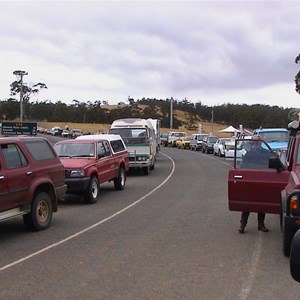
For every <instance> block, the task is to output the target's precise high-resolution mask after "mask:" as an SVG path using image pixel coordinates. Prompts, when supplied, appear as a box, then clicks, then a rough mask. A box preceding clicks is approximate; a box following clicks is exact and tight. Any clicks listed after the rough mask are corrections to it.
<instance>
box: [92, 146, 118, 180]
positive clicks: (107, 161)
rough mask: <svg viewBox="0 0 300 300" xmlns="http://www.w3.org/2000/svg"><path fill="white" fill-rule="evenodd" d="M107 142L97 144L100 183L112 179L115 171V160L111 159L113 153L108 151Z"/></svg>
mask: <svg viewBox="0 0 300 300" xmlns="http://www.w3.org/2000/svg"><path fill="white" fill-rule="evenodd" d="M106 143H107V141H99V142H98V143H97V155H98V158H97V163H96V165H97V169H98V174H99V178H100V183H102V182H106V181H108V180H110V179H112V178H113V177H114V176H113V171H114V160H113V159H112V157H111V155H112V154H111V151H110V149H109V148H108V150H107V144H106Z"/></svg>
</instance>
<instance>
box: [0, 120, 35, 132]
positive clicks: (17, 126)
mask: <svg viewBox="0 0 300 300" xmlns="http://www.w3.org/2000/svg"><path fill="white" fill-rule="evenodd" d="M1 134H3V135H21V134H22V135H36V134H37V123H28V122H2V126H1Z"/></svg>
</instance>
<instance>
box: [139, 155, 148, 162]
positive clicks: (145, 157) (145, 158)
mask: <svg viewBox="0 0 300 300" xmlns="http://www.w3.org/2000/svg"><path fill="white" fill-rule="evenodd" d="M136 159H137V160H138V161H146V160H147V159H149V156H138V157H137V158H136Z"/></svg>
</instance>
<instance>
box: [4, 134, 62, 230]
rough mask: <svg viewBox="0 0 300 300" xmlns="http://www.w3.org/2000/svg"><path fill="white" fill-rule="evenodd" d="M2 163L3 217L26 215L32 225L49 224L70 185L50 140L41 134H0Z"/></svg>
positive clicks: (46, 226)
mask: <svg viewBox="0 0 300 300" xmlns="http://www.w3.org/2000/svg"><path fill="white" fill-rule="evenodd" d="M0 165H1V168H0V181H1V185H0V221H4V220H7V219H9V218H12V217H18V216H23V221H24V223H25V225H26V226H27V227H29V228H30V229H33V230H44V229H46V228H48V227H49V226H50V224H51V221H52V213H53V212H56V211H57V202H58V200H62V199H63V197H64V195H65V192H66V189H67V186H66V185H65V171H64V167H63V165H62V163H61V161H60V159H59V158H58V156H57V155H56V153H55V151H54V149H53V148H52V146H51V145H50V143H49V142H48V141H47V140H46V139H44V138H41V137H29V136H27V137H26V136H15V137H6V138H0Z"/></svg>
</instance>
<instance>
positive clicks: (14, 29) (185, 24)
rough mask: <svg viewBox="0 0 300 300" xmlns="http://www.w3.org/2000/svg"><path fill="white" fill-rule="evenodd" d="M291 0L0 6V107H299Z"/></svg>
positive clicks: (299, 48)
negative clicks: (160, 103)
mask: <svg viewBox="0 0 300 300" xmlns="http://www.w3.org/2000/svg"><path fill="white" fill-rule="evenodd" d="M299 13H300V1H250V0H249V1H41V0H40V1H0V41H1V42H0V66H1V72H0V100H4V99H7V98H9V97H10V95H9V94H10V84H11V83H12V82H13V81H14V80H16V77H15V76H14V75H13V72H14V71H15V70H24V71H27V72H28V75H27V76H25V77H24V82H26V83H28V84H33V83H37V82H43V83H45V84H46V85H47V86H48V90H42V91H41V92H40V93H39V95H38V96H37V97H34V98H33V99H32V100H34V101H35V100H38V101H44V100H51V101H52V102H56V101H62V102H65V103H67V104H70V103H72V100H74V99H76V100H78V101H80V102H85V101H91V102H94V101H96V100H100V101H102V100H106V101H108V103H109V104H116V103H118V102H125V103H128V102H127V99H128V96H130V97H132V98H134V99H135V100H137V99H141V98H142V97H146V98H147V97H149V98H157V99H166V98H170V97H173V98H174V99H178V100H182V99H184V98H186V99H187V100H189V101H191V102H198V101H201V102H202V104H204V105H208V106H213V105H222V104H224V103H233V104H236V103H239V104H243V103H246V104H249V105H251V104H256V103H260V104H267V105H271V106H273V105H278V106H281V107H284V108H285V107H300V95H298V94H297V93H296V92H295V87H294V77H295V75H296V73H297V72H298V71H299V70H300V64H298V65H297V64H296V63H295V58H296V56H297V55H298V54H299V53H300V43H299V28H300V19H299V15H300V14H299Z"/></svg>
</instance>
